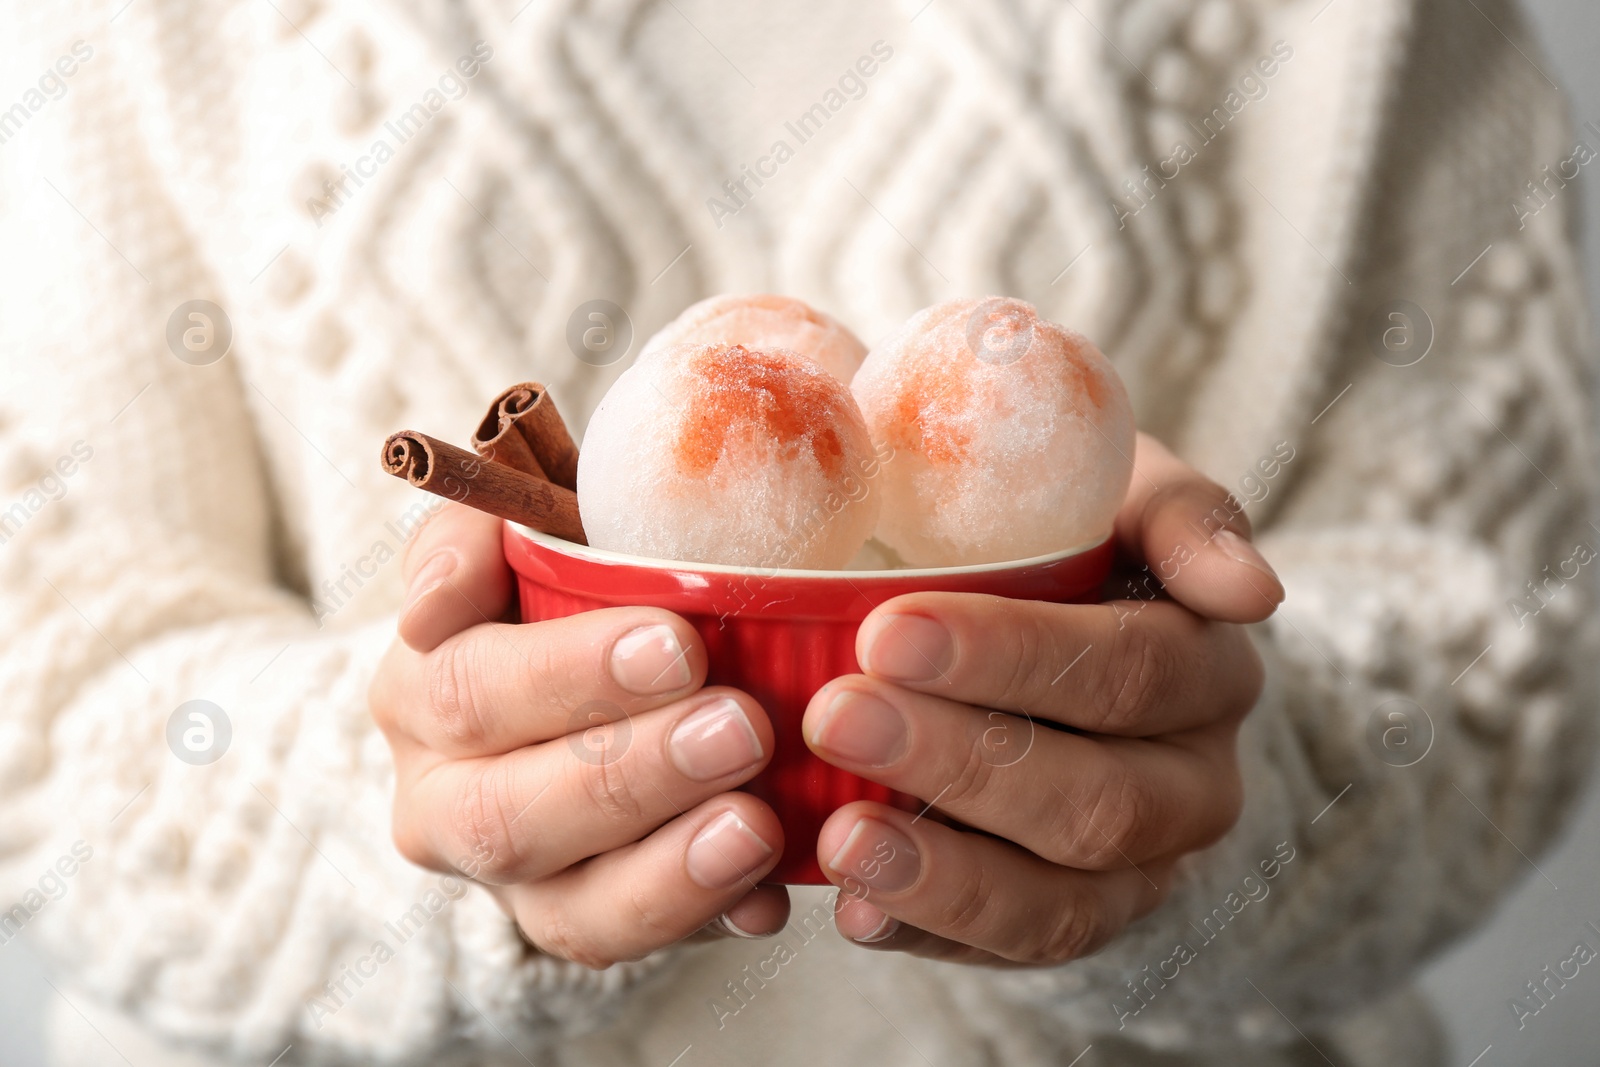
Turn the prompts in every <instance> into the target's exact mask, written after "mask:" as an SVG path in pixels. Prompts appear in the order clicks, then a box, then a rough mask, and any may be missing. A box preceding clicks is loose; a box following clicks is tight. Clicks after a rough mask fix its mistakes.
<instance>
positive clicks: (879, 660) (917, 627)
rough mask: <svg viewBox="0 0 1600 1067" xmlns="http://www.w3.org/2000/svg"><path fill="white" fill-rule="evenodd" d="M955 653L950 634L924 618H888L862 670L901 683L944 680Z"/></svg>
mask: <svg viewBox="0 0 1600 1067" xmlns="http://www.w3.org/2000/svg"><path fill="white" fill-rule="evenodd" d="M953 652H954V645H953V642H952V641H951V640H950V631H949V630H946V629H945V628H944V627H943V626H942V625H940V624H939V623H937V622H934V621H933V620H932V619H930V618H928V617H926V616H924V615H885V616H884V620H883V623H882V624H881V625H879V627H878V632H877V633H876V634H875V635H873V639H872V644H871V645H870V646H869V647H868V648H867V662H866V663H865V664H863V667H864V668H865V669H866V670H867V671H868V672H870V673H872V674H876V675H880V676H881V677H884V678H892V679H894V680H895V681H898V682H931V681H933V680H934V679H935V678H941V677H943V676H944V672H945V671H946V670H947V669H949V667H950V660H951V658H952V654H953Z"/></svg>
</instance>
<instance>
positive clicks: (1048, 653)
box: [856, 593, 1264, 737]
mask: <svg viewBox="0 0 1600 1067" xmlns="http://www.w3.org/2000/svg"><path fill="white" fill-rule="evenodd" d="M856 658H857V659H858V661H859V662H860V663H861V666H862V670H863V671H864V672H865V673H867V674H869V675H871V676H873V677H875V678H881V679H883V680H885V681H889V682H894V683H895V684H897V685H902V686H905V687H907V688H909V689H915V690H918V691H920V692H925V693H934V694H937V695H939V696H943V697H948V698H949V699H951V700H958V701H961V702H963V703H966V704H976V705H979V706H981V707H988V708H999V709H1002V710H1005V711H1013V712H1025V713H1027V714H1029V715H1032V716H1035V717H1037V718H1045V719H1050V720H1052V721H1054V722H1059V723H1062V724H1063V725H1066V726H1073V727H1077V728H1078V729H1082V730H1092V731H1094V732H1096V733H1107V734H1119V735H1124V736H1132V737H1150V736H1154V735H1156V734H1165V733H1171V732H1174V731H1179V730H1187V729H1191V728H1193V727H1196V726H1204V725H1206V724H1208V723H1210V722H1213V721H1215V720H1216V719H1217V718H1218V717H1219V716H1223V715H1227V714H1239V715H1242V714H1243V713H1244V712H1245V711H1247V710H1249V708H1250V706H1251V705H1252V704H1254V703H1255V700H1256V697H1257V696H1258V695H1259V693H1260V691H1261V686H1262V682H1263V677H1264V675H1263V668H1262V665H1261V657H1260V654H1259V653H1258V652H1257V651H1256V649H1255V646H1254V645H1253V644H1252V643H1251V641H1250V637H1249V635H1248V634H1247V633H1245V631H1244V630H1243V629H1242V628H1241V627H1239V626H1235V625H1231V624H1228V623H1219V622H1213V621H1210V620H1207V619H1203V618H1201V617H1199V616H1197V615H1195V614H1194V613H1193V612H1191V611H1189V610H1188V609H1186V608H1184V607H1182V606H1181V605H1179V604H1175V603H1173V602H1172V601H1166V600H1163V601H1155V602H1151V603H1134V604H1129V603H1127V602H1125V601H1122V602H1116V603H1112V604H1048V603H1044V602H1042V601H1037V600H1008V599H1006V598H1004V597H996V596H987V595H983V594H976V593H908V594H906V595H904V596H899V597H896V598H894V599H893V600H889V601H885V602H884V603H883V604H881V605H879V606H878V607H877V608H876V609H875V610H874V611H873V612H872V613H871V614H870V615H868V616H867V618H866V619H865V620H863V621H862V623H861V627H860V629H859V630H858V631H857V633H856Z"/></svg>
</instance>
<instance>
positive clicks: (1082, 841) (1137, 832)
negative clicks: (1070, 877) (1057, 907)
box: [1046, 771, 1155, 871]
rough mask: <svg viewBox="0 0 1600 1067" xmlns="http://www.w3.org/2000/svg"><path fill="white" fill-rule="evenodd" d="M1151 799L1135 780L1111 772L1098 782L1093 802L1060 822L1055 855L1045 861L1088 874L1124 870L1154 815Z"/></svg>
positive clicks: (1152, 798) (1147, 790) (1140, 782)
mask: <svg viewBox="0 0 1600 1067" xmlns="http://www.w3.org/2000/svg"><path fill="white" fill-rule="evenodd" d="M1154 806H1155V802H1154V797H1153V795H1152V793H1151V791H1150V788H1149V787H1148V785H1146V784H1145V782H1144V780H1143V779H1141V778H1139V777H1138V776H1136V775H1134V774H1132V773H1130V772H1127V771H1117V772H1113V774H1112V775H1111V777H1110V778H1108V779H1107V780H1105V781H1103V782H1101V784H1100V787H1099V789H1098V790H1097V791H1096V793H1095V796H1094V800H1093V801H1092V802H1091V803H1090V804H1088V805H1087V806H1079V807H1077V808H1075V809H1074V810H1073V811H1072V817H1070V818H1067V819H1065V820H1063V821H1062V824H1061V825H1062V836H1061V839H1060V840H1059V841H1057V842H1056V848H1055V851H1056V854H1055V855H1054V856H1050V857H1046V858H1047V859H1050V860H1051V861H1052V862H1054V863H1058V864H1061V865H1062V866H1065V867H1077V868H1079V869H1082V870H1088V871H1103V870H1112V869H1115V868H1117V867H1126V866H1128V865H1129V864H1131V863H1133V862H1134V861H1133V860H1132V859H1130V858H1129V857H1130V855H1131V854H1132V853H1133V852H1135V851H1137V850H1138V847H1139V842H1140V838H1141V837H1142V836H1143V832H1144V829H1145V827H1147V826H1149V825H1150V824H1151V818H1152V816H1153V814H1154V812H1153V810H1152V809H1153V808H1154Z"/></svg>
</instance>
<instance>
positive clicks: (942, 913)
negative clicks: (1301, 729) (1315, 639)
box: [805, 434, 1283, 965]
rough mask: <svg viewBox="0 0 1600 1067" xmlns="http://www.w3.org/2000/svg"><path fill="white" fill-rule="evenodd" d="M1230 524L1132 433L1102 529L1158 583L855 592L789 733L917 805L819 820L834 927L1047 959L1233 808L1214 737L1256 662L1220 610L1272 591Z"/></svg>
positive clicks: (910, 944)
mask: <svg viewBox="0 0 1600 1067" xmlns="http://www.w3.org/2000/svg"><path fill="white" fill-rule="evenodd" d="M1208 519H1209V521H1208ZM1224 522H1225V523H1226V528H1227V529H1228V530H1229V531H1231V532H1230V533H1224V534H1221V535H1216V536H1213V531H1215V530H1217V529H1218V524H1219V523H1224ZM1249 535H1250V529H1249V525H1248V522H1247V520H1246V519H1245V517H1244V514H1243V512H1242V510H1239V509H1238V508H1236V507H1234V506H1232V505H1231V502H1230V497H1229V496H1228V494H1227V492H1226V491H1225V490H1223V489H1222V488H1221V487H1220V486H1218V485H1216V484H1215V483H1213V482H1211V481H1209V480H1207V479H1205V478H1204V477H1202V476H1201V475H1200V474H1199V473H1197V472H1196V471H1194V470H1193V469H1192V468H1190V467H1188V466H1187V465H1185V464H1184V463H1182V462H1181V461H1179V460H1178V459H1177V458H1176V457H1174V456H1173V455H1172V454H1171V453H1170V452H1168V451H1167V450H1166V449H1165V448H1164V447H1162V446H1161V444H1160V443H1159V442H1157V441H1155V439H1153V438H1150V437H1147V436H1145V435H1143V434H1141V435H1140V437H1139V444H1138V454H1137V456H1136V460H1135V474H1134V480H1133V486H1132V489H1131V490H1130V493H1129V497H1128V500H1127V502H1126V503H1125V504H1124V506H1123V508H1122V510H1121V512H1120V513H1119V514H1118V516H1117V521H1116V538H1117V542H1118V548H1119V555H1120V556H1121V557H1122V560H1123V562H1124V564H1125V565H1131V566H1132V567H1135V568H1138V567H1141V566H1142V565H1144V564H1148V565H1149V568H1150V571H1151V572H1154V573H1155V574H1157V575H1159V576H1160V577H1161V578H1162V579H1163V581H1162V582H1159V583H1158V582H1156V581H1154V580H1148V581H1146V579H1147V578H1148V576H1147V574H1146V572H1144V571H1142V570H1139V571H1137V574H1138V576H1139V580H1136V581H1135V582H1134V583H1133V584H1132V585H1129V584H1127V583H1126V582H1124V584H1123V585H1122V587H1121V592H1120V594H1119V592H1118V591H1117V590H1115V589H1114V590H1113V591H1112V594H1111V595H1113V596H1118V595H1120V596H1122V597H1127V598H1128V599H1121V600H1114V601H1110V602H1108V603H1105V604H1096V605H1061V604H1046V603H1039V602H1033V601H1019V600H1006V599H1003V598H1000V597H992V596H979V595H974V594H963V593H916V594H911V595H908V596H902V597H897V598H896V599H894V600H891V601H889V602H887V603H886V604H883V605H882V606H880V607H879V608H878V609H877V610H876V611H874V612H873V613H872V615H870V616H869V617H868V618H867V619H866V621H865V622H863V623H862V625H861V629H860V631H859V634H858V636H857V643H856V654H857V658H858V659H859V660H860V662H861V663H862V665H863V668H864V670H865V673H864V674H860V675H850V676H847V677H844V678H840V679H837V680H835V681H834V682H832V683H830V684H828V685H827V686H825V687H824V688H823V689H822V690H820V691H819V692H818V693H817V695H816V697H815V698H813V700H812V701H811V704H810V706H809V707H808V709H807V711H806V718H805V732H806V738H807V742H808V743H809V744H810V745H811V747H812V749H813V750H814V751H815V752H816V753H817V754H818V755H820V756H822V757H823V758H824V759H827V760H828V761H829V762H830V763H834V764H837V765H838V766H840V767H843V768H846V769H848V770H850V771H854V772H855V773H857V774H860V775H862V776H863V777H866V778H870V779H872V780H874V781H877V782H882V783H884V784H885V785H888V786H891V787H893V788H895V789H897V790H900V791H902V792H905V793H909V794H911V795H913V796H916V797H919V798H921V799H922V800H923V801H925V802H926V803H927V804H928V805H929V806H930V807H929V809H926V810H927V811H928V812H929V814H926V815H921V816H914V815H912V814H908V813H906V812H902V811H898V810H896V809H894V808H890V807H888V806H886V805H883V804H877V803H872V802H865V801H863V802H857V803H852V804H848V805H846V806H845V807H843V808H841V809H840V810H839V811H837V812H835V813H834V814H833V815H832V816H831V817H830V818H829V819H828V821H827V823H826V824H824V826H823V829H822V833H821V834H820V836H819V838H818V841H817V856H818V858H819V860H820V861H821V862H822V865H823V869H824V871H825V872H826V873H827V874H828V877H829V878H830V879H831V880H832V881H833V882H834V883H835V884H837V885H840V886H842V887H843V888H844V889H845V892H842V893H840V894H839V897H838V903H837V904H836V905H835V910H836V920H837V924H838V927H839V930H840V932H841V933H843V934H844V935H845V936H847V937H851V938H854V939H855V940H857V941H859V942H862V943H865V944H870V945H871V946H872V947H874V948H880V949H895V950H899V951H905V952H911V953H913V954H916V955H923V956H934V957H939V958H944V959H953V960H960V961H964V962H974V963H990V964H999V965H1015V964H1022V965H1028V964H1036V965H1046V964H1055V963H1062V962H1065V961H1067V960H1071V959H1075V958H1077V957H1080V956H1083V955H1086V954H1088V953H1091V952H1094V951H1095V950H1096V949H1098V948H1100V947H1101V946H1102V945H1104V944H1105V943H1106V942H1108V941H1110V940H1111V939H1112V938H1113V937H1115V936H1116V934H1117V933H1118V932H1119V931H1121V929H1122V928H1123V927H1124V926H1125V925H1126V924H1127V923H1128V922H1130V921H1131V920H1133V919H1136V918H1138V917H1139V916H1141V915H1144V914H1145V913H1147V912H1149V911H1151V910H1152V909H1154V908H1155V907H1156V906H1157V905H1158V904H1159V903H1160V902H1161V900H1162V899H1164V897H1165V895H1166V893H1167V892H1168V891H1169V890H1170V888H1171V872H1172V867H1173V864H1174V862H1175V861H1176V860H1177V859H1178V857H1180V856H1182V855H1183V854H1185V853H1187V852H1192V851H1194V850H1196V849H1200V848H1203V847H1205V846H1206V845H1209V844H1211V843H1212V842H1214V841H1216V840H1217V839H1218V838H1220V837H1221V836H1222V835H1223V834H1225V833H1226V832H1227V831H1228V829H1229V828H1230V827H1231V826H1232V825H1233V824H1234V822H1235V821H1236V820H1237V819H1238V816H1239V812H1240V809H1241V806H1242V790H1241V785H1240V778H1239V768H1238V762H1237V758H1236V753H1235V739H1236V734H1237V732H1238V728H1239V723H1240V722H1241V720H1242V719H1243V718H1244V716H1245V714H1246V713H1247V712H1248V711H1249V710H1250V708H1251V706H1252V705H1253V704H1254V703H1255V701H1256V698H1257V696H1258V695H1259V693H1260V690H1261V686H1262V666H1261V660H1260V657H1259V656H1258V655H1257V653H1256V651H1255V649H1254V647H1252V645H1251V643H1250V639H1249V637H1248V636H1247V635H1246V633H1245V631H1244V630H1243V629H1242V628H1241V627H1240V626H1238V625H1236V624H1237V623H1241V622H1251V621H1255V620H1259V619H1262V618H1265V617H1266V616H1267V615H1269V614H1271V612H1272V610H1273V609H1274V607H1275V606H1276V605H1277V604H1278V602H1280V601H1281V600H1282V599H1283V587H1282V586H1281V585H1280V584H1279V582H1278V579H1277V577H1276V576H1275V575H1274V574H1273V573H1272V571H1271V569H1270V568H1269V567H1268V566H1267V565H1266V563H1265V561H1263V560H1262V559H1261V557H1260V556H1259V555H1258V554H1256V553H1255V550H1254V548H1252V547H1251V546H1250V545H1249V544H1248V537H1249ZM1162 585H1164V586H1165V590H1164V592H1162V591H1161V586H1162ZM1130 592H1131V593H1132V596H1131V597H1130ZM1158 593H1159V595H1158ZM1057 726H1062V727H1068V728H1069V729H1065V730H1063V729H1059V728H1057ZM975 831H978V832H975Z"/></svg>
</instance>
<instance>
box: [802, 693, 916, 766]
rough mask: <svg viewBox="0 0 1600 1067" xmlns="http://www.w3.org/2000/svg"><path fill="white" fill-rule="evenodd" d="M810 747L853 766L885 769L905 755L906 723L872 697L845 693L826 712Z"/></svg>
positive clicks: (823, 713) (831, 702)
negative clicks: (815, 747)
mask: <svg viewBox="0 0 1600 1067" xmlns="http://www.w3.org/2000/svg"><path fill="white" fill-rule="evenodd" d="M811 743H812V744H813V745H815V746H817V747H818V748H820V749H822V750H823V751H824V752H827V753H828V754H830V755H833V756H838V757H839V758H840V759H843V760H846V761H848V762H851V763H862V764H866V765H867V766H869V767H885V766H888V765H889V764H891V763H893V762H894V761H895V760H897V759H899V758H900V757H901V756H903V755H905V751H906V721H905V718H904V717H902V716H901V714H900V713H899V712H898V711H896V710H895V709H894V708H893V707H892V706H891V705H889V704H888V703H886V702H885V701H883V700H880V699H879V698H877V697H875V696H873V695H872V694H870V693H862V692H858V691H856V690H853V689H845V690H842V691H841V692H840V693H839V694H838V695H837V696H835V697H834V698H833V699H832V700H831V701H829V702H828V706H827V707H826V708H825V709H823V712H822V716H821V721H820V722H818V723H817V726H816V729H815V730H814V731H813V732H812V737H811Z"/></svg>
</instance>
